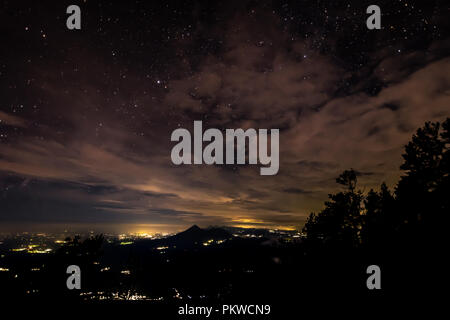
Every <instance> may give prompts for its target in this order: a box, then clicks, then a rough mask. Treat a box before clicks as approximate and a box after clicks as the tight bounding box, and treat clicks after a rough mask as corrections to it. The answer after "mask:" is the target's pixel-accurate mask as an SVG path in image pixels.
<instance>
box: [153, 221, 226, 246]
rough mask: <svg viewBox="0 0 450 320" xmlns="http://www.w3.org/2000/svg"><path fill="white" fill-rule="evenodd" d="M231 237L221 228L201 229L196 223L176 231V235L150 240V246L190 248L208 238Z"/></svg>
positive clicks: (221, 238) (222, 238)
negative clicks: (183, 229) (178, 231)
mask: <svg viewBox="0 0 450 320" xmlns="http://www.w3.org/2000/svg"><path fill="white" fill-rule="evenodd" d="M230 237H231V234H230V233H229V232H228V231H226V230H224V229H221V228H207V229H202V228H200V227H199V226H197V225H193V226H192V227H190V228H189V229H187V230H185V231H182V232H180V233H177V234H176V235H173V236H170V237H167V238H164V239H156V240H152V246H155V247H156V246H167V247H176V248H178V249H183V248H192V247H195V246H200V245H202V244H203V243H204V242H206V241H208V240H214V241H217V240H225V239H228V238H230Z"/></svg>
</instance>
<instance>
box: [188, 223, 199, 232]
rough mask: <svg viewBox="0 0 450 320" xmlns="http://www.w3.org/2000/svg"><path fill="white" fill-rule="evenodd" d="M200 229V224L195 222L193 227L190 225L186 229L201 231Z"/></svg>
mask: <svg viewBox="0 0 450 320" xmlns="http://www.w3.org/2000/svg"><path fill="white" fill-rule="evenodd" d="M199 230H201V228H200V227H199V226H198V225H196V224H194V225H193V226H192V227H190V228H189V229H187V230H186V231H199Z"/></svg>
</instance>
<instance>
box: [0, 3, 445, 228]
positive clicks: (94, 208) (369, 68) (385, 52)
mask: <svg viewBox="0 0 450 320" xmlns="http://www.w3.org/2000/svg"><path fill="white" fill-rule="evenodd" d="M70 4H77V5H79V6H80V8H81V16H82V19H81V25H82V27H81V30H68V29H67V28H66V19H67V17H68V15H67V14H66V8H67V6H68V5H70ZM370 4H377V5H379V6H380V7H381V12H382V19H381V24H382V29H381V30H368V29H367V27H366V19H367V17H368V14H366V8H367V6H368V5H370ZM449 6H450V3H449V2H448V1H406V0H404V1H392V0H391V1H376V2H374V1H298V0H296V1H245V0H240V1H220V2H219V1H217V2H216V1H186V0H183V1H120V2H119V1H39V2H38V1H29V2H28V1H0V34H1V38H2V39H1V47H0V231H13V230H21V231H31V230H39V231H46V230H54V229H64V228H68V229H73V230H74V229H83V228H87V229H94V230H98V231H109V230H113V231H120V232H127V231H130V232H140V231H150V232H152V231H175V230H181V229H183V228H185V227H187V226H189V225H192V224H198V225H200V226H208V225H229V226H252V227H283V228H294V227H297V228H298V227H300V226H302V224H303V223H304V221H305V219H306V217H307V215H308V214H309V213H310V212H311V211H317V210H320V208H321V207H322V205H323V201H324V200H326V199H327V194H328V193H331V192H334V191H336V190H337V188H338V186H337V185H336V183H335V178H336V177H337V176H338V175H339V173H340V172H342V171H343V170H345V169H349V168H354V169H356V170H358V171H360V172H361V176H360V177H359V179H360V187H361V188H362V189H364V190H365V191H366V192H367V191H368V190H369V189H370V188H377V187H378V186H379V185H380V184H381V182H383V181H386V182H387V183H388V184H389V185H390V186H393V185H394V184H395V182H396V181H397V180H398V177H399V176H400V174H401V172H400V170H399V165H400V163H401V153H402V148H403V146H404V145H405V144H406V143H407V142H408V140H409V139H410V138H411V135H412V134H413V133H414V132H415V130H416V129H417V128H418V127H420V126H422V125H423V123H424V122H425V121H442V120H443V119H445V117H447V116H450V58H449V54H450V34H449V32H448V30H449V27H450V14H449ZM194 120H202V121H203V127H204V129H207V128H219V129H222V130H223V129H225V128H233V129H235V128H244V129H245V128H256V129H258V128H267V129H270V128H279V129H280V170H279V172H278V174H277V175H275V176H261V175H259V168H260V165H228V166H225V165H222V166H219V165H213V166H208V165H195V166H194V165H190V166H189V165H183V166H176V165H174V164H172V162H171V159H170V152H171V149H172V147H173V146H174V144H175V143H173V142H171V141H170V135H171V132H172V131H173V130H175V129H177V128H180V127H183V128H188V129H189V130H192V127H193V121H194Z"/></svg>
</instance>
